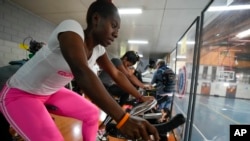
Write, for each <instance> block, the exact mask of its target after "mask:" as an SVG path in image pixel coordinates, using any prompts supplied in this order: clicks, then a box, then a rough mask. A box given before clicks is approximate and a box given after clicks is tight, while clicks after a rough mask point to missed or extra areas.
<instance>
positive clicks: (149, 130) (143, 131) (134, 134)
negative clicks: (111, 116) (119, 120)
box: [120, 116, 160, 141]
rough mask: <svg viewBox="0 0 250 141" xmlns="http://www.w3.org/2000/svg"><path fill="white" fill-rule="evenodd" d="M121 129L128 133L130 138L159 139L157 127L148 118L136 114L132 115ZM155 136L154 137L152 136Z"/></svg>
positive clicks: (157, 140)
mask: <svg viewBox="0 0 250 141" xmlns="http://www.w3.org/2000/svg"><path fill="white" fill-rule="evenodd" d="M120 131H121V132H122V133H123V134H125V135H127V137H128V138H129V139H141V140H145V141H153V140H154V141H159V140H160V137H159V133H158V131H157V129H156V128H155V127H154V126H153V125H151V124H150V123H149V122H148V121H147V120H145V119H142V118H140V117H136V116H130V117H129V119H128V120H127V121H126V123H125V124H124V125H123V126H122V127H121V128H120ZM150 135H152V136H153V139H152V138H150Z"/></svg>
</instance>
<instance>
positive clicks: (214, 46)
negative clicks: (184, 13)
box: [177, 0, 250, 141]
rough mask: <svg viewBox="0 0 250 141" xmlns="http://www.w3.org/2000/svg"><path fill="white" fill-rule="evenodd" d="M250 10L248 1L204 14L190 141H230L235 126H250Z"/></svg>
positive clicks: (218, 5)
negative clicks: (231, 129) (230, 133)
mask: <svg viewBox="0 0 250 141" xmlns="http://www.w3.org/2000/svg"><path fill="white" fill-rule="evenodd" d="M246 7H250V3H249V1H247V0H234V1H233V0H231V1H229V0H228V1H225V0H214V1H213V3H212V4H211V5H210V6H209V7H208V9H207V10H206V11H204V12H203V13H202V22H203V24H202V29H201V33H202V36H201V37H202V39H201V44H200V51H199V60H198V61H199V71H198V72H197V76H196V78H197V83H196V84H197V85H195V91H196V98H195V101H194V102H195V109H194V114H193V121H192V130H191V132H190V136H189V139H188V140H189V141H208V140H209V141H210V140H211V141H229V126H230V125H231V124H250V118H249V117H250V112H249V108H248V107H249V106H250V93H249V92H250V20H249V17H250V9H247V8H246ZM186 68H187V67H186ZM187 70H188V69H187ZM187 78H188V76H187ZM187 93H188V92H187ZM185 96H186V95H185ZM177 99H178V98H177ZM184 112H185V111H184Z"/></svg>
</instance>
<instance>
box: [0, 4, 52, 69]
mask: <svg viewBox="0 0 250 141" xmlns="http://www.w3.org/2000/svg"><path fill="white" fill-rule="evenodd" d="M54 28H55V25H54V24H52V23H50V22H48V21H46V20H45V19H43V18H41V17H38V16H36V15H35V14H33V13H31V12H29V11H28V10H25V9H23V8H21V7H19V6H17V5H15V4H13V3H11V2H9V1H8V0H0V66H4V65H7V64H8V63H9V61H13V60H20V59H26V58H27V54H28V53H27V52H26V51H25V50H23V49H21V48H19V44H20V43H22V42H23V40H24V39H25V38H26V37H28V36H31V37H32V38H33V39H34V40H36V41H39V42H46V41H47V40H48V36H49V35H50V33H51V32H52V30H53V29H54ZM29 41H30V40H27V41H26V42H25V43H26V44H29Z"/></svg>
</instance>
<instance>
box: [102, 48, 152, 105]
mask: <svg viewBox="0 0 250 141" xmlns="http://www.w3.org/2000/svg"><path fill="white" fill-rule="evenodd" d="M138 61H139V56H138V55H137V53H136V52H135V51H127V52H126V53H125V54H124V55H123V56H122V57H121V58H112V59H111V62H112V63H113V64H114V65H115V67H116V68H117V69H118V70H120V71H121V72H122V73H123V74H125V76H126V77H127V78H128V79H129V80H130V82H131V83H132V84H133V85H134V86H136V87H140V88H142V89H151V88H152V87H151V85H145V84H143V83H142V82H141V81H140V80H138V78H137V77H136V76H135V75H134V73H131V67H133V65H135V64H136V62H138ZM99 78H100V79H101V81H102V83H103V84H104V86H105V87H106V89H107V90H108V92H109V93H110V94H111V95H113V96H117V97H119V104H120V105H123V104H125V103H126V101H127V100H128V98H129V93H128V92H126V91H125V90H123V89H122V88H121V87H120V86H118V85H117V84H116V83H115V82H114V81H113V79H112V78H111V77H110V76H109V74H108V73H107V72H105V71H101V72H100V74H99Z"/></svg>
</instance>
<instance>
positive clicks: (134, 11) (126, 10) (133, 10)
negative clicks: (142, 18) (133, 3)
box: [118, 8, 142, 14]
mask: <svg viewBox="0 0 250 141" xmlns="http://www.w3.org/2000/svg"><path fill="white" fill-rule="evenodd" d="M118 12H119V14H141V13H142V9H140V8H119V9H118Z"/></svg>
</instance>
